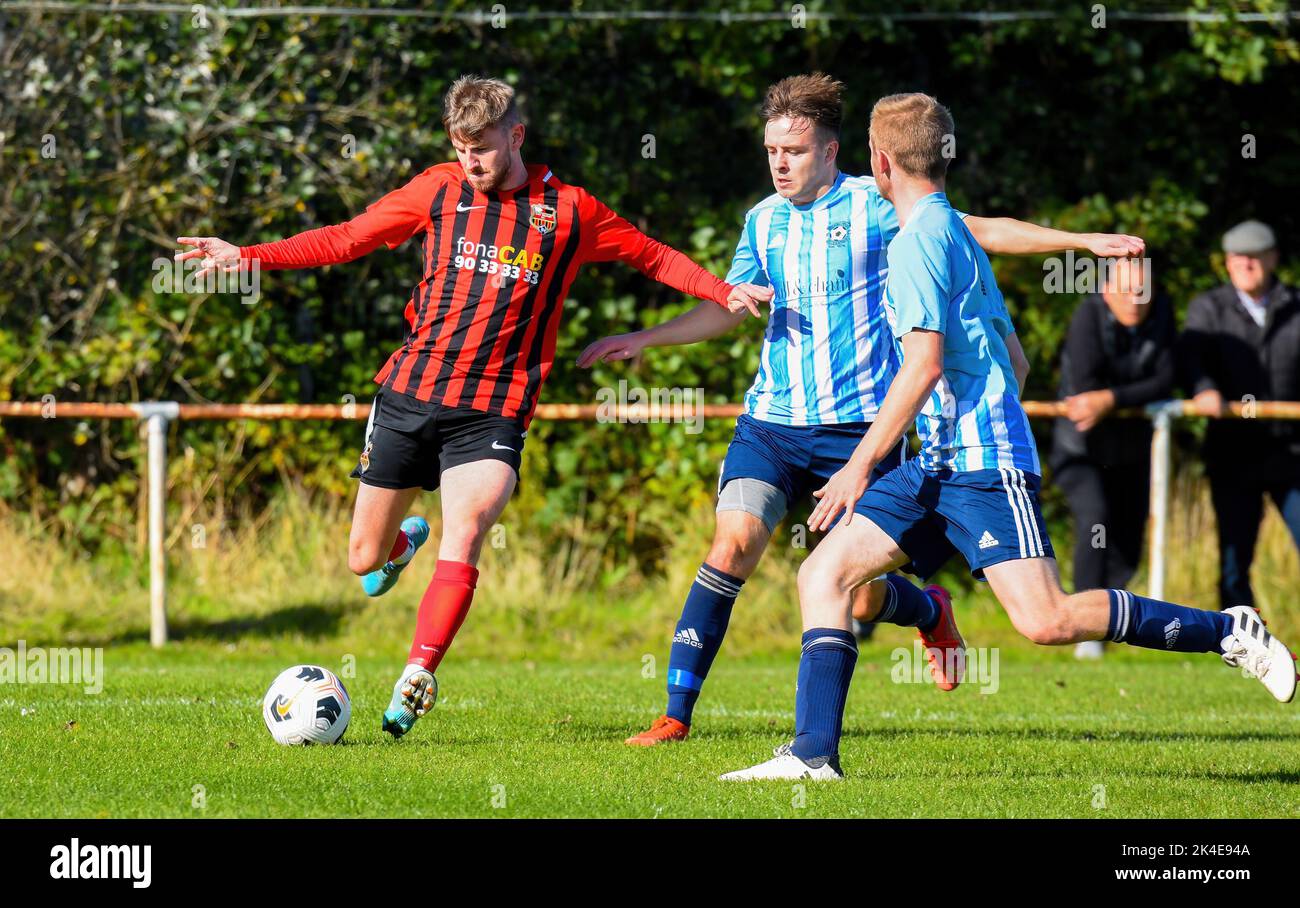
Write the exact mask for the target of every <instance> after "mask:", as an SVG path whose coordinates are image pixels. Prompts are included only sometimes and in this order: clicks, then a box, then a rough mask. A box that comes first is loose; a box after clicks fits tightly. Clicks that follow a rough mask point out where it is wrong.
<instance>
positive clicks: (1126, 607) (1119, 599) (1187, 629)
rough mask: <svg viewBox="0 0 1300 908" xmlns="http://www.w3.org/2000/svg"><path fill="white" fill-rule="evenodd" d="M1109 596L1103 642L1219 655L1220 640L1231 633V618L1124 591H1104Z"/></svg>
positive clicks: (1221, 650)
mask: <svg viewBox="0 0 1300 908" xmlns="http://www.w3.org/2000/svg"><path fill="white" fill-rule="evenodd" d="M1106 592H1107V594H1109V596H1110V625H1109V626H1108V627H1107V628H1106V639H1107V640H1114V641H1115V642H1116V643H1128V644H1131V645H1133V646H1144V647H1146V648H1147V649H1164V650H1173V651H1175V652H1179V653H1221V652H1223V649H1222V646H1221V644H1222V642H1223V638H1224V637H1226V636H1228V635H1229V634H1231V633H1232V616H1231V615H1225V614H1224V613H1223V612H1207V611H1204V610H1202V609H1198V608H1188V607H1187V606H1185V605H1174V604H1173V603H1172V602H1161V601H1160V600H1159V599H1147V598H1146V597H1145V596H1137V595H1134V594H1133V593H1130V592H1129V591H1128V590H1106Z"/></svg>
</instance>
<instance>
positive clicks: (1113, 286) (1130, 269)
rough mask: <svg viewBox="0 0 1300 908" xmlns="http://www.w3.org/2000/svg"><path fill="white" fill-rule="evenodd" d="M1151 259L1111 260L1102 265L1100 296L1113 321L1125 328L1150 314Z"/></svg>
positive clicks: (1141, 320)
mask: <svg viewBox="0 0 1300 908" xmlns="http://www.w3.org/2000/svg"><path fill="white" fill-rule="evenodd" d="M1151 290H1152V281H1151V260H1150V259H1148V258H1140V259H1111V260H1110V261H1109V263H1108V267H1107V268H1106V283H1105V286H1104V288H1103V289H1102V294H1101V295H1102V299H1104V300H1105V301H1106V305H1107V307H1109V309H1110V311H1111V313H1112V314H1113V315H1114V316H1115V320H1116V321H1117V322H1119V323H1120V324H1121V325H1123V326H1124V327H1126V328H1132V327H1133V326H1134V325H1140V324H1141V323H1142V322H1144V321H1146V320H1147V317H1148V316H1149V315H1150V314H1151V306H1150V305H1148V304H1149V303H1150V302H1151Z"/></svg>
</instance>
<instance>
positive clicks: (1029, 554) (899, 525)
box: [853, 460, 1056, 579]
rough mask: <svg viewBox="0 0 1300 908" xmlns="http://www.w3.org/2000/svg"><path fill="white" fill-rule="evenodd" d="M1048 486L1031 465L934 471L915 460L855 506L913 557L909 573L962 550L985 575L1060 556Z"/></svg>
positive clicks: (929, 568)
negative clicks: (1045, 494)
mask: <svg viewBox="0 0 1300 908" xmlns="http://www.w3.org/2000/svg"><path fill="white" fill-rule="evenodd" d="M1041 487H1042V480H1041V479H1040V478H1039V477H1038V476H1035V475H1034V474H1033V473H1026V472H1025V471H1024V470H1015V469H1007V468H1003V469H998V470H971V471H969V472H962V473H954V472H953V471H952V470H940V471H938V472H934V473H930V472H927V471H926V470H924V469H922V468H921V461H919V460H913V461H910V462H908V463H905V464H903V465H902V466H901V467H899V468H898V469H897V470H893V471H891V472H890V473H889V474H888V475H886V476H885V477H884V478H883V479H880V480H874V481H873V482H872V483H871V485H870V486H869V487H868V488H867V491H866V493H865V494H863V496H862V497H861V498H860V499H858V504H857V507H855V508H854V509H853V510H854V513H856V514H861V515H862V516H863V517H866V518H868V519H869V520H870V521H871V522H872V523H874V524H875V525H876V526H878V527H880V528H881V529H882V530H884V531H885V533H886V534H887V535H888V536H889V537H890V538H891V539H893V540H894V542H896V543H898V547H899V548H900V549H902V550H903V552H904V554H906V555H907V557H908V558H911V559H912V563H911V564H909V565H907V566H905V567H904V568H903V570H905V571H907V572H908V573H911V574H916V575H917V576H919V577H921V578H922V579H925V578H929V577H931V576H933V575H934V574H935V573H936V572H937V571H938V570H939V568H941V567H943V564H944V562H946V561H947V560H948V559H949V558H951V557H952V555H953V553H954V552H960V553H961V555H962V557H963V558H965V559H966V563H967V564H969V565H970V569H971V573H972V574H974V575H975V576H976V577H977V578H980V579H983V576H984V568H986V567H988V566H989V565H993V564H999V563H1001V562H1003V561H1013V560H1016V559H1019V558H1055V557H1056V554H1055V553H1054V552H1053V551H1052V541H1051V540H1050V539H1048V538H1047V524H1046V522H1045V521H1044V520H1043V513H1042V511H1041V510H1040V509H1039V507H1038V490H1039V489H1040V488H1041Z"/></svg>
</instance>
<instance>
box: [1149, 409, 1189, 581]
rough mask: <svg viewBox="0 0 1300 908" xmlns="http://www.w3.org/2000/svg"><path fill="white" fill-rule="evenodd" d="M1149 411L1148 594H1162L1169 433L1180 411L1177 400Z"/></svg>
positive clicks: (1167, 498) (1166, 540)
mask: <svg viewBox="0 0 1300 908" xmlns="http://www.w3.org/2000/svg"><path fill="white" fill-rule="evenodd" d="M1147 412H1148V413H1149V414H1150V415H1151V421H1152V430H1153V431H1152V433H1151V506H1150V512H1151V516H1150V525H1151V539H1150V543H1149V544H1150V546H1151V566H1150V570H1149V571H1148V572H1147V595H1148V596H1150V597H1151V598H1152V599H1164V598H1165V549H1166V546H1167V544H1168V540H1169V473H1170V458H1169V436H1170V433H1171V429H1172V426H1173V416H1174V414H1175V412H1178V413H1181V412H1182V405H1181V404H1180V403H1179V402H1177V401H1165V402H1163V403H1158V404H1152V405H1151V406H1150V407H1148V408H1147Z"/></svg>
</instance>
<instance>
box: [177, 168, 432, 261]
mask: <svg viewBox="0 0 1300 908" xmlns="http://www.w3.org/2000/svg"><path fill="white" fill-rule="evenodd" d="M438 179H439V178H438V177H436V176H433V175H431V174H430V173H429V172H428V171H426V172H425V173H421V174H418V175H417V176H416V177H415V178H414V179H412V180H411V181H410V182H409V183H407V184H406V185H405V186H402V187H401V188H400V189H395V190H393V191H392V192H390V193H388V195H386V196H384V197H383V198H381V199H379V200H378V201H376V202H375V203H374V204H372V205H371V206H370V207H369V208H367V209H366V210H365V211H363V212H362V213H361V214H359V215H357V216H356V217H354V218H353V219H352V220H350V221H345V222H344V223H342V224H331V225H329V226H327V227H317V228H315V229H314V230H306V231H303V232H302V233H299V234H295V235H294V236H291V237H287V238H285V239H283V240H276V241H274V242H271V243H258V244H256V245H254V246H243V247H240V246H236V245H234V244H233V243H228V242H226V241H225V240H222V239H219V238H218V237H214V236H207V237H194V236H183V237H178V238H177V240H176V242H177V243H179V244H181V245H182V246H193V247H194V248H193V249H191V250H189V251H188V252H184V251H183V252H178V253H177V254H176V260H177V261H178V262H183V261H188V260H189V259H193V258H199V257H202V258H203V269H202V270H201V271H200V272H199V274H204V273H206V272H208V271H215V270H217V269H221V270H223V271H235V270H238V269H239V268H240V267H241V266H243V267H247V266H248V263H250V262H252V261H256V262H257V263H258V267H260V268H314V267H318V266H321V265H339V264H342V263H343V262H350V261H352V260H353V259H357V258H360V257H361V256H363V255H366V254H367V253H369V252H373V251H374V250H375V249H378V248H379V247H380V246H381V245H387V246H388V248H390V249H396V248H397V247H398V246H400V245H401V244H402V243H404V242H406V241H407V240H408V239H410V238H411V237H412V236H413V235H414V234H416V233H418V232H419V231H420V230H421V229H423V228H424V227H425V226H427V224H428V211H429V204H430V202H431V200H432V198H433V193H434V190H435V189H436V187H437V183H438Z"/></svg>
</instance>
